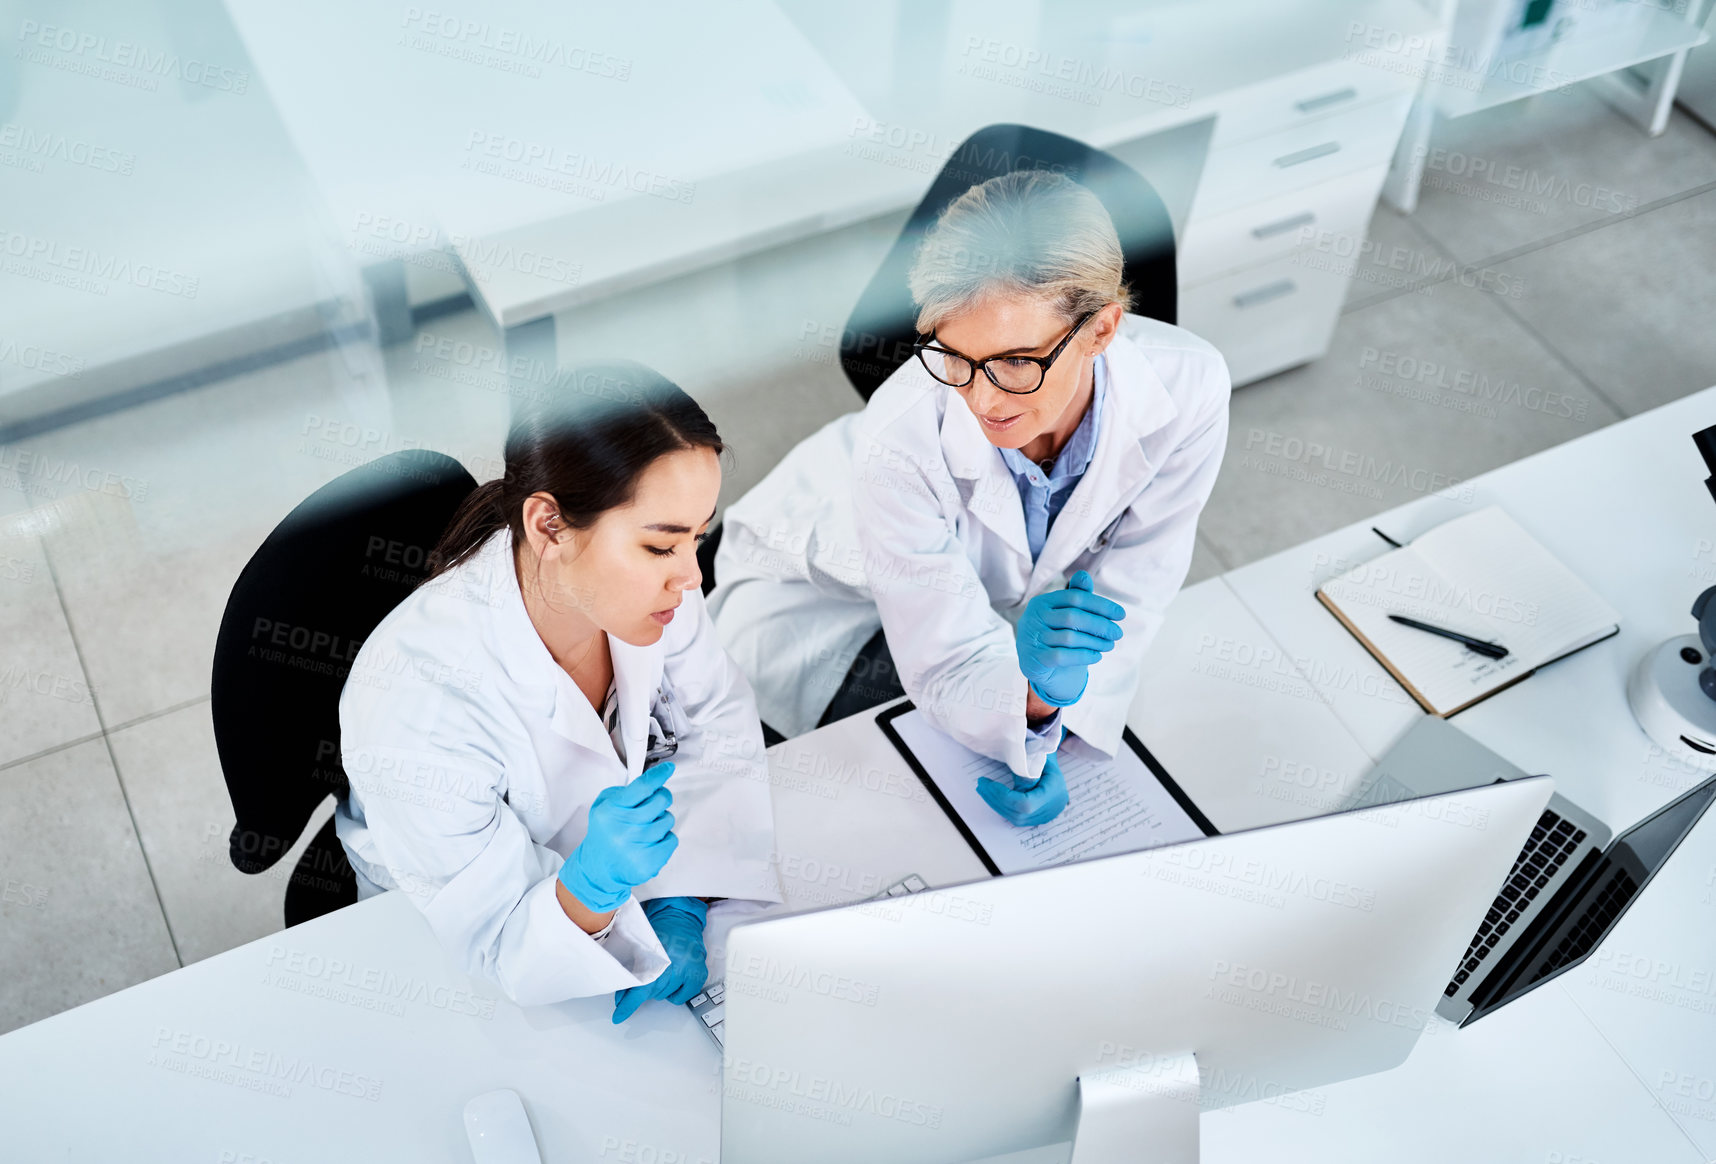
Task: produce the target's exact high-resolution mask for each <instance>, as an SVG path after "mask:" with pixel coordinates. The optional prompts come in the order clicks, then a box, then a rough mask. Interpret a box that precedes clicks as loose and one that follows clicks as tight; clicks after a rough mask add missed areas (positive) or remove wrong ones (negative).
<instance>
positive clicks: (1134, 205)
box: [840, 125, 1179, 401]
mask: <svg viewBox="0 0 1716 1164" xmlns="http://www.w3.org/2000/svg"><path fill="white" fill-rule="evenodd" d="M1016 170H1055V171H1057V172H1060V173H1064V174H1065V175H1066V176H1067V177H1069V178H1071V179H1073V180H1074V181H1076V182H1079V183H1082V184H1083V185H1085V186H1087V187H1089V188H1090V190H1091V192H1092V193H1094V194H1095V195H1096V196H1097V198H1098V199H1100V200H1101V201H1102V204H1103V206H1104V207H1106V208H1107V210H1108V216H1109V217H1110V218H1112V219H1113V220H1114V229H1115V232H1116V233H1117V234H1119V236H1120V249H1121V252H1122V253H1123V254H1124V255H1125V257H1126V281H1127V283H1129V284H1131V287H1132V296H1133V308H1132V310H1133V311H1134V312H1136V313H1137V314H1139V315H1147V316H1149V317H1150V318H1152V319H1159V320H1161V321H1162V322H1164V323H1174V322H1176V320H1177V318H1178V304H1179V286H1178V284H1177V283H1176V282H1175V276H1174V223H1173V220H1172V219H1171V218H1170V217H1169V216H1168V208H1167V207H1166V206H1164V205H1163V204H1162V199H1161V197H1160V196H1159V195H1158V194H1157V193H1156V191H1155V189H1154V188H1153V187H1152V186H1151V185H1150V183H1149V182H1147V181H1145V179H1144V177H1143V175H1141V174H1139V173H1138V171H1136V170H1134V169H1133V168H1132V167H1130V166H1128V165H1126V164H1125V163H1124V162H1121V161H1119V160H1118V159H1116V158H1114V157H1111V156H1110V155H1108V154H1105V153H1103V152H1102V151H1101V150H1099V149H1093V148H1091V147H1090V146H1087V145H1085V144H1084V143H1083V142H1081V141H1075V140H1074V139H1072V138H1070V137H1062V136H1061V135H1060V134H1058V133H1050V132H1048V131H1047V130H1043V129H1032V128H1031V127H1029V126H1025V125H991V126H989V127H987V128H985V129H980V130H978V131H977V132H976V133H974V134H972V135H971V136H970V137H968V138H966V139H965V141H964V142H963V143H962V144H961V145H960V147H959V148H958V149H956V150H954V151H953V153H952V155H950V156H949V157H948V159H947V163H946V164H945V165H943V166H942V169H941V173H939V174H937V175H936V178H935V181H934V182H931V183H930V188H929V192H928V193H926V194H925V195H924V197H923V201H921V202H919V203H918V208H917V209H916V210H914V211H912V216H911V218H910V219H908V220H907V221H906V226H905V229H904V230H902V231H900V237H899V238H898V239H896V240H894V246H893V249H892V250H890V251H889V252H888V255H887V257H886V258H885V259H883V260H882V265H881V267H879V268H878V269H877V271H876V274H875V275H874V276H873V277H872V278H871V280H870V285H869V286H867V287H865V288H864V293H863V294H862V295H860V296H859V297H858V305H857V306H856V307H854V308H853V309H852V315H851V317H850V318H849V319H848V320H847V321H846V331H845V333H844V334H843V335H842V336H841V343H840V365H841V367H842V368H843V369H845V372H846V378H847V379H848V380H850V381H852V387H854V388H856V389H857V390H858V395H859V396H862V397H863V398H864V399H865V401H868V400H869V399H870V397H871V395H872V394H873V393H874V392H875V391H876V389H877V388H879V387H881V384H882V381H883V380H886V379H887V378H888V377H889V375H891V374H892V373H893V371H894V369H895V368H898V367H899V366H900V365H901V364H903V363H905V362H906V361H907V360H909V359H911V358H912V344H913V343H914V342H915V341H916V339H917V334H918V333H917V328H916V326H915V320H916V319H917V308H916V307H915V306H914V305H913V303H912V296H911V292H910V291H909V290H908V289H907V286H906V275H907V273H908V272H909V271H910V270H911V266H912V260H913V259H914V258H915V257H916V256H917V251H918V245H919V244H920V243H921V242H922V241H923V237H924V233H925V232H926V231H927V230H929V228H930V225H931V224H932V223H934V222H935V220H936V218H937V216H938V215H940V214H941V212H942V211H943V210H945V209H947V206H948V204H949V203H950V202H952V201H953V200H954V199H955V198H958V197H959V196H960V195H961V194H963V193H965V192H966V191H967V190H969V189H971V188H972V187H973V186H975V185H977V184H978V183H980V182H987V181H988V180H989V179H990V178H995V177H999V176H1000V175H1002V174H1010V173H1013V172H1014V171H1016Z"/></svg>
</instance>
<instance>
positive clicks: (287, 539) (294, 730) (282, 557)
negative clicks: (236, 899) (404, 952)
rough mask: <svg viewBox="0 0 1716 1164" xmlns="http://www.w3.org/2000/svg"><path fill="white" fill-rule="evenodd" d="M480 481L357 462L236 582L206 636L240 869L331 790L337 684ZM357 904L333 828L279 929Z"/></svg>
mask: <svg viewBox="0 0 1716 1164" xmlns="http://www.w3.org/2000/svg"><path fill="white" fill-rule="evenodd" d="M476 487H477V483H476V481H475V480H474V479H473V478H472V477H471V475H470V474H469V473H467V472H466V471H465V469H464V467H463V466H462V465H460V464H459V462H457V461H455V460H454V459H453V458H451V457H448V456H445V455H443V454H441V453H436V452H430V451H429V450H427V449H408V450H406V451H404V452H398V453H392V454H389V455H388V456H385V457H381V458H380V459H378V460H375V461H371V462H370V463H369V464H367V465H362V466H359V467H358V468H356V469H353V470H352V471H351V472H349V473H346V474H344V475H342V476H340V477H338V478H336V479H335V480H333V481H330V482H329V483H328V484H326V485H324V486H322V487H321V488H320V489H318V490H317V491H316V492H315V493H312V494H311V495H310V496H309V497H308V498H306V499H305V500H304V501H303V502H301V503H300V504H299V505H298V507H297V508H296V509H294V510H293V511H292V512H291V513H289V514H288V515H287V516H286V519H285V520H284V521H282V522H281V523H280V524H279V525H278V526H276V527H275V529H274V532H273V533H271V534H269V535H268V539H267V540H266V541H264V542H263V543H262V546H261V548H260V549H258V550H257V551H256V553H255V554H254V555H253V556H252V557H251V559H250V562H249V564H247V565H246V566H245V567H244V570H243V572H242V573H240V574H239V576H238V581H237V582H236V583H234V584H233V588H232V594H231V596H230V597H229V598H228V599H227V604H226V613H225V614H224V615H223V616H222V617H221V624H220V634H219V636H218V637H217V638H216V640H215V653H214V675H213V679H212V682H213V689H212V698H211V704H212V713H213V716H214V731H215V747H216V748H217V749H218V750H219V752H220V766H221V771H222V772H223V773H224V774H225V776H226V788H227V793H228V795H230V796H231V797H232V807H233V812H234V814H235V815H236V817H237V823H236V824H234V825H233V830H232V837H231V840H230V844H229V854H230V856H231V858H232V863H233V865H234V866H235V867H237V868H238V870H239V871H240V872H243V873H260V872H262V871H263V870H264V869H268V868H270V867H272V866H273V865H274V864H275V863H276V862H278V861H279V860H280V857H281V856H282V855H283V854H284V853H285V852H286V851H287V850H288V849H290V848H291V847H292V846H293V845H294V844H295V843H297V840H298V838H299V836H301V835H302V834H303V831H304V826H305V825H306V824H307V823H308V822H309V820H310V815H311V813H313V812H314V811H315V810H316V807H317V806H318V805H319V804H321V803H322V801H323V800H325V799H326V798H327V797H328V796H329V795H330V794H331V795H333V796H334V797H336V798H339V797H344V796H345V795H346V793H347V791H348V788H349V786H348V784H347V782H346V774H345V769H344V768H343V767H342V766H341V764H340V720H339V700H340V689H341V688H342V687H343V686H344V685H345V680H346V675H347V673H348V672H349V670H350V668H351V662H352V659H353V658H355V657H356V655H357V652H358V648H359V647H361V646H362V645H363V641H364V639H365V638H367V637H368V636H369V634H370V632H371V631H373V630H374V629H375V627H376V624H377V623H379V622H380V621H381V620H382V618H383V617H385V616H386V615H387V612H388V611H390V610H392V609H393V608H394V607H395V606H397V605H399V602H400V601H401V600H402V599H403V598H404V597H405V596H406V595H407V594H409V593H411V590H412V588H413V587H415V586H416V585H417V584H418V583H419V582H421V581H422V580H423V578H424V577H426V576H427V574H428V572H429V561H428V558H429V552H430V550H432V549H433V548H434V546H435V543H436V542H437V541H439V540H440V537H441V533H442V531H443V530H445V529H446V528H447V523H448V522H449V521H450V520H451V518H452V516H453V512H454V510H455V509H457V508H458V506H459V503H460V502H461V501H463V500H464V499H465V497H466V496H467V495H468V494H469V493H470V492H471V491H472V490H473V489H475V488H476ZM356 900H357V881H356V878H355V876H354V874H353V873H352V868H351V863H350V862H349V861H348V860H347V859H346V854H345V850H344V848H343V847H342V846H341V845H340V842H339V839H338V838H337V837H335V835H334V822H333V821H331V820H330V821H329V822H328V823H327V824H326V825H325V826H323V828H322V829H321V830H320V831H319V832H318V833H317V834H316V835H315V837H314V838H312V839H311V841H310V843H309V846H308V847H307V848H306V849H305V850H304V854H303V856H302V857H300V858H299V860H298V864H297V866H296V867H295V868H294V869H293V872H292V876H291V878H290V879H289V880H288V881H287V883H286V902H285V913H286V924H287V925H288V926H292V925H297V924H298V923H299V922H301V921H308V920H310V919H311V918H314V917H320V916H321V915H322V914H324V913H328V912H330V911H332V910H335V909H338V908H340V907H341V906H343V905H350V904H351V903H352V902H354V901H356Z"/></svg>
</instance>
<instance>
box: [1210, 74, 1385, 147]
mask: <svg viewBox="0 0 1716 1164" xmlns="http://www.w3.org/2000/svg"><path fill="white" fill-rule="evenodd" d="M1417 90H1418V80H1417V78H1416V77H1411V76H1405V75H1402V74H1400V73H1391V72H1387V71H1385V70H1383V69H1377V68H1372V67H1370V66H1368V65H1365V64H1361V63H1360V62H1358V61H1353V60H1339V61H1329V62H1327V63H1325V64H1321V65H1318V66H1316V67H1315V68H1311V69H1302V70H1300V71H1299V72H1297V73H1291V74H1289V75H1288V76H1285V77H1278V78H1276V79H1274V80H1272V81H1264V82H1262V83H1261V84H1257V85H1249V86H1247V87H1246V88H1244V89H1240V90H1238V91H1236V92H1234V93H1232V94H1231V95H1230V96H1227V97H1224V98H1223V99H1222V101H1221V106H1220V109H1219V111H1218V112H1217V114H1216V123H1215V129H1214V130H1213V131H1212V132H1211V134H1210V148H1211V149H1220V148H1221V147H1223V146H1229V145H1233V144H1235V143H1236V142H1242V141H1248V140H1250V139H1251V138H1254V137H1261V136H1263V135H1264V134H1266V133H1276V132H1278V131H1280V130H1283V129H1292V128H1294V127H1296V126H1300V125H1305V124H1307V123H1309V122H1313V121H1317V120H1320V119H1322V118H1325V117H1332V116H1336V115H1339V114H1342V113H1345V112H1347V111H1348V110H1350V109H1357V108H1358V107H1359V106H1361V105H1369V104H1370V103H1371V102H1373V101H1380V100H1382V99H1383V98H1385V97H1392V96H1394V95H1396V94H1398V93H1406V94H1413V93H1416V92H1417Z"/></svg>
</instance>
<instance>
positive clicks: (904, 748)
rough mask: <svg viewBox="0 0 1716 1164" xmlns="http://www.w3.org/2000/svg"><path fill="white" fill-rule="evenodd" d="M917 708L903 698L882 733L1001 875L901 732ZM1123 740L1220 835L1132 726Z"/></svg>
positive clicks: (1201, 825)
mask: <svg viewBox="0 0 1716 1164" xmlns="http://www.w3.org/2000/svg"><path fill="white" fill-rule="evenodd" d="M915 710H916V707H915V706H914V705H913V704H912V702H911V701H910V700H904V701H902V702H900V703H899V704H896V705H895V706H893V707H890V708H888V709H887V710H886V711H883V712H882V713H881V714H879V715H878V716H877V717H876V726H877V727H879V728H881V729H882V734H883V735H885V736H887V737H888V742H889V743H891V744H893V745H894V748H895V750H896V751H898V752H899V753H900V755H901V757H902V758H903V759H904V760H905V761H906V763H907V765H909V766H910V767H911V770H912V771H913V772H914V773H916V774H917V778H918V780H919V781H921V782H922V784H923V786H924V788H925V789H927V790H928V792H929V794H930V796H931V797H932V798H933V799H934V800H935V802H936V804H937V805H938V806H940V808H941V810H942V812H943V813H945V814H946V816H947V818H948V820H950V821H952V822H953V827H954V828H956V829H958V830H959V835H960V836H961V837H963V838H964V839H965V843H966V844H968V845H970V846H971V851H972V852H973V853H974V854H976V856H977V859H978V860H979V861H981V862H983V867H984V868H985V869H987V870H988V871H989V872H990V874H991V875H993V876H997V877H999V876H1002V875H1003V874H1004V870H1003V869H1002V868H1001V866H1000V864H999V863H998V862H997V860H996V857H995V855H994V854H992V853H990V852H989V850H988V849H986V848H985V847H984V845H983V842H982V841H981V840H980V839H979V838H978V836H977V834H976V833H975V832H974V831H973V830H972V828H971V826H970V825H969V824H968V823H967V822H966V820H965V819H964V817H962V816H961V814H960V812H959V810H958V809H957V808H956V807H955V806H954V805H953V804H952V802H950V801H949V800H948V798H947V794H946V793H945V792H944V791H943V789H942V788H941V787H940V786H939V785H938V784H937V782H936V780H935V779H934V778H933V777H932V776H931V775H930V773H929V772H928V770H927V769H926V768H925V767H924V765H923V762H922V761H921V760H920V759H919V758H918V756H917V754H916V753H915V752H914V751H913V750H912V748H911V746H910V745H909V744H908V743H907V742H906V740H905V738H904V737H903V736H902V735H901V734H900V731H899V728H898V727H897V726H896V722H895V721H897V720H898V719H899V718H900V717H901V716H904V715H907V714H909V713H910V712H912V711H915ZM1121 740H1122V742H1123V743H1124V745H1125V746H1126V747H1127V748H1130V749H1131V751H1132V753H1133V755H1134V756H1136V757H1137V759H1138V760H1140V761H1141V762H1142V763H1143V765H1144V767H1145V769H1147V770H1148V772H1149V773H1150V775H1151V776H1153V777H1154V778H1155V779H1156V781H1157V782H1158V783H1159V784H1160V785H1161V787H1162V789H1163V791H1165V792H1166V793H1167V794H1168V796H1169V797H1170V798H1171V800H1172V802H1173V804H1174V805H1175V806H1177V807H1178V809H1179V810H1180V811H1182V812H1183V813H1184V814H1185V816H1186V818H1187V819H1188V820H1189V821H1190V822H1191V824H1192V825H1193V826H1195V827H1196V828H1197V829H1198V830H1199V831H1200V832H1201V833H1202V835H1203V836H1206V837H1214V836H1219V835H1221V834H1220V831H1219V830H1218V829H1217V828H1216V827H1215V825H1214V823H1213V822H1211V821H1210V819H1209V817H1207V816H1205V815H1204V813H1203V811H1202V810H1201V809H1199V808H1198V806H1197V805H1196V804H1195V803H1194V802H1193V801H1192V798H1191V797H1190V796H1187V795H1186V792H1185V790H1184V789H1183V788H1181V787H1180V786H1179V784H1178V783H1177V782H1175V780H1174V778H1173V777H1172V776H1170V775H1168V770H1167V769H1166V768H1164V767H1163V766H1162V764H1161V762H1160V761H1159V760H1157V759H1156V757H1155V756H1154V755H1152V754H1151V753H1150V750H1149V749H1148V748H1146V747H1145V746H1144V744H1143V741H1141V740H1140V739H1139V738H1138V737H1137V736H1136V735H1135V734H1133V731H1132V729H1131V728H1125V729H1123V730H1122V732H1121ZM1069 808H1070V806H1069ZM984 811H986V812H988V811H990V810H989V809H988V807H987V806H986V805H985V806H984ZM1063 815H1064V814H1063ZM996 819H997V820H999V819H1000V818H999V817H997V818H996ZM1010 827H1011V826H1010ZM1038 827H1040V828H1048V827H1050V826H1048V825H1043V826H1038ZM1026 831H1028V830H1020V832H1021V833H1023V832H1026ZM1146 847H1148V846H1146ZM1102 855H1107V854H1102ZM1072 859H1074V860H1076V859H1079V858H1076V857H1075V858H1072ZM1056 863H1059V862H1056ZM1013 871H1014V872H1018V871H1020V870H1017V869H1015V870H1013Z"/></svg>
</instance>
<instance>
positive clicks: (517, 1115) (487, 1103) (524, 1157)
mask: <svg viewBox="0 0 1716 1164" xmlns="http://www.w3.org/2000/svg"><path fill="white" fill-rule="evenodd" d="M465 1134H466V1135H467V1136H469V1137H470V1138H471V1156H472V1158H473V1159H475V1160H476V1162H477V1164H542V1155H541V1153H539V1152H538V1151H537V1150H536V1133H535V1132H533V1131H531V1130H530V1117H529V1116H527V1115H525V1114H524V1101H523V1100H522V1099H520V1098H519V1097H518V1092H516V1091H513V1090H512V1089H511V1088H507V1087H503V1088H501V1089H500V1090H498V1091H490V1092H486V1093H485V1094H483V1095H479V1096H477V1098H475V1099H473V1100H471V1102H470V1103H467V1104H466V1105H465Z"/></svg>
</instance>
